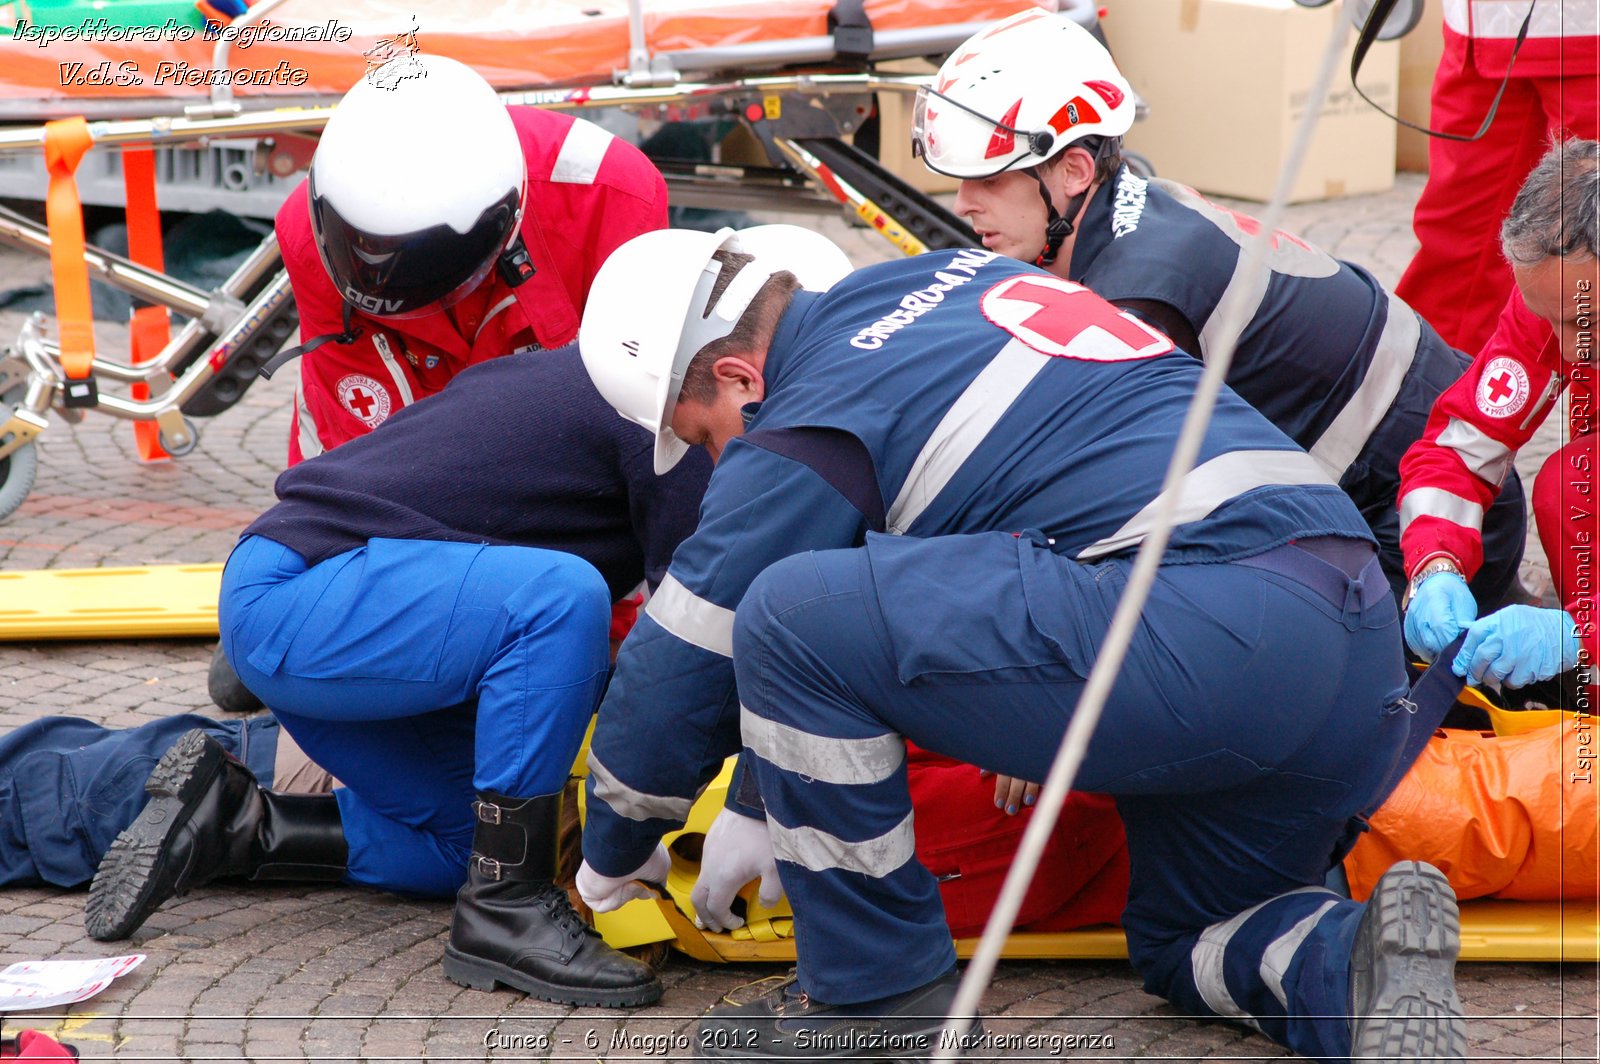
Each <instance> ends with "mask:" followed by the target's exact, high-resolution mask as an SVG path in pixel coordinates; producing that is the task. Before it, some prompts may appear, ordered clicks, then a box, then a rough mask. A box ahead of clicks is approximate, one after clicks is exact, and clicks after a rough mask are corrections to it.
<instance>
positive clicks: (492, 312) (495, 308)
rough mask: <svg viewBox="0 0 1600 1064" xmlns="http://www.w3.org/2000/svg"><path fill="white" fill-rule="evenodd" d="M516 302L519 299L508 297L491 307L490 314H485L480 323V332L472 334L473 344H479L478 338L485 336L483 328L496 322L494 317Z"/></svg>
mask: <svg viewBox="0 0 1600 1064" xmlns="http://www.w3.org/2000/svg"><path fill="white" fill-rule="evenodd" d="M516 301H517V297H516V296H506V297H505V298H504V299H502V300H501V301H500V302H498V303H496V304H495V305H494V306H492V307H490V308H489V313H487V314H485V315H484V316H483V320H482V321H480V322H479V323H478V331H477V332H475V333H473V334H472V342H473V343H477V342H478V337H480V336H482V335H483V327H484V326H485V325H488V324H489V322H491V321H493V320H494V316H495V315H496V314H498V313H500V312H501V311H502V310H505V309H506V308H507V307H509V306H511V304H513V303H515V302H516Z"/></svg>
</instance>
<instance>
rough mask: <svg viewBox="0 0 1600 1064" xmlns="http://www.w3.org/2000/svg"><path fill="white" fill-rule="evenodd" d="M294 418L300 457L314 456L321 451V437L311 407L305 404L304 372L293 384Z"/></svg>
mask: <svg viewBox="0 0 1600 1064" xmlns="http://www.w3.org/2000/svg"><path fill="white" fill-rule="evenodd" d="M294 420H295V423H296V425H297V426H298V428H299V439H300V457H301V458H315V457H316V456H317V455H319V454H321V453H322V451H323V447H322V437H320V436H318V435H317V419H316V418H315V417H313V416H312V415H311V408H310V407H309V406H307V405H306V378H305V374H304V373H301V375H300V381H299V383H298V384H296V385H295V386H294Z"/></svg>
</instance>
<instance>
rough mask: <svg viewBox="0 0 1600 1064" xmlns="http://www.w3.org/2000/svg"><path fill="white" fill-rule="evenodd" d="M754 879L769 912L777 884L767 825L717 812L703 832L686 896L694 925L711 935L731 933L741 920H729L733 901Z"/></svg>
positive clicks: (778, 888) (779, 884)
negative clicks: (696, 866)
mask: <svg viewBox="0 0 1600 1064" xmlns="http://www.w3.org/2000/svg"><path fill="white" fill-rule="evenodd" d="M757 876H759V877H761V889H760V892H759V894H758V897H759V898H760V900H761V904H762V905H765V906H767V907H769V908H770V907H771V906H774V905H776V904H778V901H779V899H781V898H782V897H783V882H782V881H781V880H779V879H778V860H777V858H776V857H774V856H773V854H772V836H771V835H769V834H767V822H766V821H765V820H756V819H754V818H752V817H747V816H744V815H743V814H740V813H735V812H734V811H733V810H731V809H724V810H722V812H720V813H718V814H717V819H715V820H713V821H712V822H711V830H710V831H707V832H706V843H705V847H704V848H703V849H702V850H701V852H700V877H699V878H698V879H696V880H695V884H694V890H693V891H692V892H691V893H690V894H689V901H690V902H692V903H693V904H694V911H695V913H696V916H695V923H696V924H698V925H699V926H701V927H709V928H710V929H711V930H713V931H732V930H733V929H734V928H736V927H739V926H740V925H742V924H743V923H744V920H742V919H741V918H739V917H738V916H736V915H734V912H733V898H734V895H736V894H738V893H739V890H740V888H741V887H743V886H744V885H745V884H746V883H749V882H750V881H751V880H753V879H755V878H756V877H757Z"/></svg>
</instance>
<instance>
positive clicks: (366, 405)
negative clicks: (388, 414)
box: [350, 388, 378, 418]
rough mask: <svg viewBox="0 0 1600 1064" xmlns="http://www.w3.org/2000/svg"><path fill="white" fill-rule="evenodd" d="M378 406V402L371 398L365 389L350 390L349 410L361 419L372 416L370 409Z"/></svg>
mask: <svg viewBox="0 0 1600 1064" xmlns="http://www.w3.org/2000/svg"><path fill="white" fill-rule="evenodd" d="M377 405H378V400H377V399H375V398H373V397H372V395H371V394H369V393H368V392H367V391H366V390H365V389H362V388H351V389H350V409H352V410H354V411H355V412H356V414H357V415H358V416H359V417H361V418H368V417H371V416H372V408H373V407H375V406H377Z"/></svg>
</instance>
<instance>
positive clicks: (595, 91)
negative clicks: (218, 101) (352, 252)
mask: <svg viewBox="0 0 1600 1064" xmlns="http://www.w3.org/2000/svg"><path fill="white" fill-rule="evenodd" d="M927 80H928V79H927V78H926V77H925V76H921V75H893V76H886V75H881V74H799V75H794V74H790V75H783V76H780V77H767V78H734V79H730V80H728V81H704V82H680V83H679V84H677V85H673V86H670V87H666V88H627V87H624V86H615V85H603V86H597V87H585V88H569V89H535V90H530V91H526V92H502V93H500V98H501V99H502V100H503V101H505V102H506V103H508V104H519V103H520V104H532V105H534V106H538V107H545V108H549V109H552V110H572V109H577V108H585V107H641V106H647V105H651V104H664V103H689V102H691V101H694V100H700V99H705V98H707V97H712V96H728V95H736V94H739V93H799V94H816V95H828V94H830V93H837V92H858V93H859V92H915V91H917V89H919V88H921V87H922V86H923V85H924V84H925V83H926V82H927ZM332 115H333V107H332V106H328V107H306V108H300V109H289V110H272V111H247V112H245V113H243V114H238V115H228V116H225V117H222V118H153V119H141V120H124V121H114V122H91V123H89V134H90V136H92V137H93V138H94V146H95V147H109V146H115V145H121V144H154V145H170V144H181V143H184V142H190V141H197V140H205V139H207V138H209V137H239V136H247V135H249V134H252V133H277V132H283V131H286V130H296V129H321V128H322V127H323V126H324V125H326V124H327V122H328V119H329V118H330V117H332ZM43 147H44V127H43V126H23V127H21V128H18V129H11V130H0V154H5V153H6V152H25V151H28V152H31V151H40V150H42V149H43Z"/></svg>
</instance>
